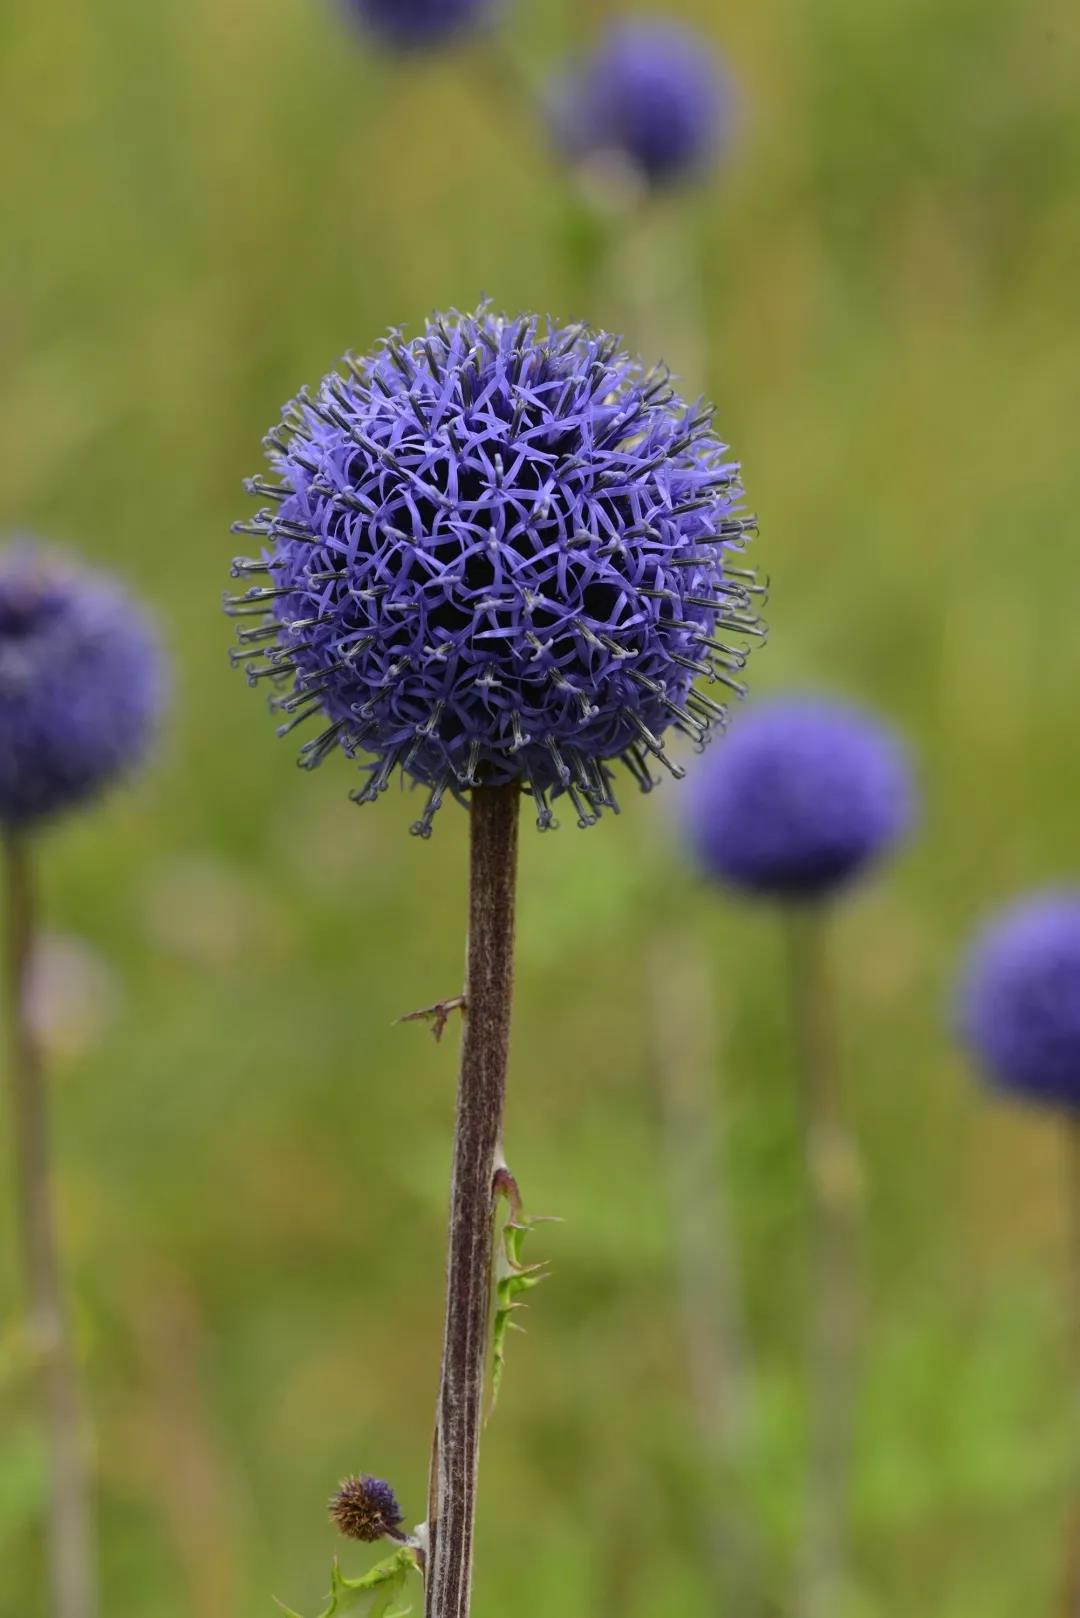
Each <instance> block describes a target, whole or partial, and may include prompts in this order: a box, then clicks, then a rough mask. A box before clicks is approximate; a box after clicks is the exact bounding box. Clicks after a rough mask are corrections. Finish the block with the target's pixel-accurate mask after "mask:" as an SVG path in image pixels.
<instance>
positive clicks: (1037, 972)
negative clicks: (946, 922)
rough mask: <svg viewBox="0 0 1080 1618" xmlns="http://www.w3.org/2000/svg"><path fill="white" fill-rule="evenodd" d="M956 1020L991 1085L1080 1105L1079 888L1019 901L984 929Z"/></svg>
mask: <svg viewBox="0 0 1080 1618" xmlns="http://www.w3.org/2000/svg"><path fill="white" fill-rule="evenodd" d="M956 1020H957V1025H958V1028H959V1032H960V1035H961V1038H962V1039H963V1040H964V1042H965V1044H966V1045H967V1046H968V1048H969V1049H970V1050H971V1052H972V1053H973V1054H974V1056H975V1058H976V1060H977V1061H978V1063H979V1065H980V1067H981V1068H982V1069H983V1070H984V1072H985V1073H986V1075H987V1077H988V1078H989V1079H990V1081H991V1082H992V1083H994V1084H997V1085H1000V1086H1001V1087H1003V1088H1004V1089H1006V1090H1012V1091H1015V1092H1017V1093H1019V1094H1020V1095H1023V1096H1027V1097H1028V1098H1029V1099H1030V1100H1032V1101H1037V1102H1042V1103H1044V1104H1046V1105H1049V1106H1057V1107H1066V1108H1069V1109H1070V1110H1073V1109H1075V1110H1078V1111H1080V888H1077V889H1072V890H1064V891H1061V892H1054V893H1042V894H1037V895H1035V896H1034V897H1029V898H1027V899H1024V900H1022V901H1021V902H1020V903H1019V904H1017V905H1014V906H1013V907H1012V908H1011V909H1010V910H1007V911H1006V912H1005V913H1004V915H1002V916H999V917H998V918H997V919H996V920H995V921H993V922H992V923H991V924H990V926H989V927H987V928H986V929H985V931H984V932H983V933H982V934H981V935H980V936H979V937H978V938H977V939H976V941H975V944H974V947H973V948H972V951H971V954H970V956H969V958H968V961H967V966H966V969H965V971H964V974H963V979H962V982H961V986H960V991H959V994H958V997H957V1018H956Z"/></svg>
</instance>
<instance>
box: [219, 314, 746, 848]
mask: <svg viewBox="0 0 1080 1618" xmlns="http://www.w3.org/2000/svg"><path fill="white" fill-rule="evenodd" d="M268 447H269V452H270V457H271V461H272V465H273V468H274V472H275V474H276V476H275V478H274V479H273V480H272V481H267V480H265V479H262V478H255V479H252V480H251V482H250V484H249V489H250V491H251V492H252V493H254V494H256V495H258V496H261V497H262V498H263V499H265V500H268V501H271V502H272V503H273V504H272V506H268V507H264V509H263V510H262V511H260V512H259V514H258V515H257V516H256V518H255V519H254V520H253V521H252V522H249V523H246V524H243V523H242V524H238V525H237V526H238V528H239V529H240V530H242V531H244V532H247V533H252V534H254V535H256V536H257V537H258V538H259V539H261V540H262V541H263V550H262V554H261V557H259V558H256V559H253V560H248V559H243V558H241V559H238V561H237V562H236V563H235V564H234V573H237V574H240V575H246V574H248V573H251V572H255V573H259V572H261V573H264V574H267V575H268V576H269V582H268V583H267V584H265V585H254V586H252V587H251V588H249V589H247V590H245V591H243V592H242V593H240V594H238V595H235V596H232V597H229V598H227V601H226V604H227V610H228V611H230V612H231V613H233V614H234V615H236V616H237V617H239V618H240V619H241V620H242V621H241V624H240V629H239V639H240V643H241V644H240V646H239V647H238V648H237V649H236V650H235V651H234V653H233V657H234V661H236V662H240V663H245V664H247V665H248V674H249V679H251V680H252V681H257V680H261V679H263V678H264V677H265V678H268V679H270V680H271V681H272V682H275V683H277V684H278V685H279V686H280V685H281V684H282V683H283V682H284V681H286V680H289V679H291V681H292V687H291V690H288V691H285V692H282V693H281V694H280V695H278V696H277V697H276V699H275V701H274V706H275V707H276V708H277V709H278V710H279V711H280V712H282V713H283V714H285V715H286V716H287V717H286V719H285V722H284V724H283V725H282V726H281V729H280V731H279V734H284V733H285V732H286V731H288V730H290V729H291V728H292V727H293V725H295V724H298V723H299V722H300V720H301V719H303V718H306V717H310V716H313V715H315V714H317V713H321V714H323V715H325V716H326V718H327V719H328V720H329V727H328V728H326V729H324V730H323V731H322V733H321V734H320V735H319V736H318V737H317V738H315V739H314V740H312V741H310V742H308V743H307V744H306V745H305V747H304V748H303V750H302V752H301V763H302V764H304V765H308V766H310V765H314V764H317V763H319V762H320V760H321V759H323V758H324V757H325V756H326V755H327V754H328V753H330V752H331V751H332V750H334V749H335V748H339V747H340V748H341V749H343V750H344V751H345V752H346V753H347V754H349V755H352V754H353V753H356V752H359V751H363V752H365V753H367V754H370V755H371V756H372V762H371V763H369V764H368V765H367V771H368V778H367V780H366V782H365V784H364V785H363V786H362V787H361V788H360V789H359V790H358V791H356V792H355V793H354V794H353V796H354V797H355V798H356V799H357V800H358V801H360V802H364V801H368V800H372V799H374V798H375V797H377V796H378V794H379V792H380V791H381V790H382V789H383V788H384V787H385V786H386V785H387V783H388V781H389V779H390V777H391V775H392V774H393V772H394V771H395V769H398V768H400V769H401V770H403V771H404V772H405V774H406V775H408V776H410V777H412V778H413V779H414V780H416V781H419V782H421V783H423V784H424V785H425V786H426V787H427V788H428V791H429V797H428V802H427V806H426V808H425V809H424V811H423V813H422V815H421V817H420V819H419V820H418V821H417V822H416V824H415V826H414V828H413V829H414V831H416V832H417V833H418V834H420V835H423V836H426V835H427V834H428V832H429V830H430V827H431V820H432V816H433V815H434V813H435V811H436V810H437V809H438V807H439V804H440V803H441V801H442V799H443V798H444V796H445V795H446V793H447V792H451V793H454V794H455V795H458V796H461V795H462V794H464V793H466V792H467V791H468V789H469V788H470V787H472V786H475V785H477V784H478V783H480V782H486V783H492V784H496V783H501V782H507V781H512V780H521V782H522V783H523V785H524V786H525V788H526V790H528V791H529V792H531V794H532V796H533V798H534V800H535V802H536V807H537V814H538V821H539V824H540V825H541V826H546V825H550V824H551V823H552V811H551V808H550V806H549V802H548V796H549V794H554V795H559V794H561V793H565V794H566V796H567V797H568V798H569V799H570V801H571V803H572V804H573V806H574V809H575V811H576V813H577V817H578V821H579V824H582V825H590V824H592V822H593V821H594V820H595V819H596V818H597V816H598V815H599V814H600V812H601V810H602V809H603V808H612V809H615V808H617V804H616V802H615V798H614V794H613V776H612V772H611V769H610V767H609V766H610V763H611V761H613V760H616V759H622V760H623V762H624V763H625V764H626V765H627V767H628V768H629V770H630V771H631V774H632V775H633V776H634V777H635V778H636V779H637V781H638V783H639V785H641V786H642V787H643V788H646V789H647V788H648V787H650V786H651V785H652V784H653V779H652V774H651V769H650V759H651V758H656V759H658V760H659V761H660V762H661V763H663V764H665V765H666V766H667V767H668V768H669V769H670V770H672V772H673V773H675V774H680V773H681V771H680V770H679V769H678V767H677V766H675V765H673V764H671V762H670V761H669V760H668V758H667V753H666V749H665V742H664V732H665V731H666V730H667V729H668V728H669V727H671V726H674V727H675V728H677V729H679V730H681V731H683V732H684V733H686V734H688V735H689V736H690V737H692V738H693V740H694V741H695V742H699V743H700V742H701V741H703V740H704V738H705V735H706V733H707V731H708V729H709V726H710V724H711V723H712V722H713V721H714V720H717V719H721V720H722V719H723V718H724V716H725V711H726V710H725V708H724V707H723V705H722V704H721V703H717V702H715V701H714V700H713V698H712V697H710V696H706V695H705V694H704V693H702V692H699V691H698V690H697V689H695V688H694V686H693V680H694V677H695V675H701V676H703V677H704V678H705V679H706V680H708V681H709V682H712V683H717V682H719V683H722V684H723V685H724V686H725V687H727V688H729V689H732V690H734V691H735V692H737V693H739V694H741V693H742V690H743V687H742V684H741V682H740V681H739V679H738V677H737V676H738V674H739V672H740V671H741V670H742V668H743V665H744V663H745V658H746V652H745V650H744V649H743V646H742V645H741V644H740V642H741V640H742V638H744V637H747V636H750V637H753V636H757V635H760V634H761V633H762V632H763V631H762V626H761V624H760V621H759V620H758V618H757V617H756V615H755V612H754V601H755V597H756V596H757V595H758V594H759V593H760V588H761V587H760V586H759V585H758V584H757V583H756V581H755V579H754V577H753V575H752V574H750V573H748V572H747V571H746V570H745V569H742V568H739V567H736V566H732V565H731V557H732V554H733V553H738V552H741V551H742V550H743V548H744V545H745V541H746V538H747V535H748V534H749V533H750V532H751V531H752V528H753V521H752V519H751V518H749V517H745V516H740V515H739V509H740V501H741V497H742V490H741V487H740V485H739V478H738V467H737V466H736V464H735V463H734V462H733V461H731V460H730V459H729V458H728V456H727V452H726V449H725V446H724V445H723V444H721V443H720V442H719V441H718V439H717V438H716V437H715V435H714V434H713V432H712V429H711V415H710V412H709V411H708V410H707V409H703V408H701V407H700V406H687V405H685V404H683V402H682V401H681V400H680V399H679V398H678V397H677V396H676V395H675V393H674V392H673V390H672V388H671V385H670V379H669V377H668V374H667V372H666V371H664V370H658V371H654V372H650V373H648V374H645V373H643V372H642V370H641V368H640V367H639V366H638V365H637V364H635V363H634V362H632V361H631V360H629V359H628V358H627V357H626V356H625V355H623V354H621V353H620V352H619V347H618V342H617V339H615V338H613V337H607V336H604V335H602V334H597V333H593V332H590V331H588V330H587V329H586V328H585V327H583V326H570V327H560V326H556V325H552V324H550V323H549V324H546V325H545V324H541V322H540V321H538V320H537V319H535V318H532V317H525V318H522V319H520V320H513V321H508V320H504V319H501V318H499V317H497V316H495V315H494V314H491V313H490V312H488V311H487V310H485V309H482V310H481V311H480V312H479V313H478V314H476V315H466V316H459V315H454V316H450V317H448V318H446V319H441V318H436V319H433V320H431V321H430V322H429V323H428V325H427V328H426V330H425V331H424V333H423V334H422V335H421V336H420V337H418V338H415V339H414V340H413V341H411V342H405V341H404V340H403V339H402V338H401V337H399V336H398V335H397V334H396V333H395V334H392V335H391V336H390V337H389V338H388V339H387V340H386V341H385V342H384V343H383V344H382V345H381V347H380V348H379V350H378V351H377V352H376V354H375V355H374V356H373V357H372V358H370V359H367V360H362V361H357V360H354V359H348V360H347V361H346V362H345V373H344V375H338V374H336V373H335V374H332V375H330V376H328V377H327V378H326V379H325V380H324V381H323V382H322V384H321V385H320V387H319V389H318V390H317V392H315V393H314V394H309V393H307V392H304V393H302V394H301V395H300V397H299V398H298V399H297V400H295V401H294V402H293V403H292V404H290V405H289V406H287V407H286V410H285V413H284V418H283V422H282V426H281V428H280V430H278V431H277V432H275V433H273V434H271V436H270V438H269V440H268ZM729 637H735V641H734V642H733V641H732V640H731V639H730V638H729Z"/></svg>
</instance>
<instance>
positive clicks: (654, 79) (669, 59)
mask: <svg viewBox="0 0 1080 1618" xmlns="http://www.w3.org/2000/svg"><path fill="white" fill-rule="evenodd" d="M730 112H731V106H730V92H729V89H728V86H727V84H726V82H725V79H724V77H723V75H722V73H721V70H720V67H719V65H718V63H717V61H716V59H715V57H714V55H713V53H712V51H711V49H710V47H709V44H708V42H707V41H706V40H704V39H702V38H701V37H699V36H698V35H697V34H696V33H694V32H693V31H692V30H690V29H688V28H683V27H681V26H680V25H679V24H677V23H672V22H667V21H664V20H656V21H649V20H644V19H642V20H634V21H630V22H621V23H617V24H615V25H613V26H612V27H611V28H609V29H608V31H607V33H606V34H605V36H604V37H603V39H602V40H601V41H600V44H599V45H598V46H597V48H596V50H595V51H594V53H593V55H592V56H591V57H590V58H589V59H588V60H587V61H585V62H584V63H582V64H581V65H580V66H578V67H576V68H572V69H571V70H570V71H569V72H567V73H565V74H563V76H562V77H561V79H560V80H559V81H557V83H556V85H555V88H554V91H553V94H552V96H551V98H550V103H549V121H550V124H551V129H552V133H553V135H554V138H555V140H556V142H557V144H558V145H559V146H560V147H561V148H562V149H563V150H564V151H566V152H567V153H569V155H570V156H572V157H574V158H578V159H582V158H588V157H596V156H599V155H603V154H606V153H611V154H617V155H618V156H620V157H622V158H625V159H627V160H628V161H629V162H630V164H631V165H632V167H633V168H635V169H636V170H638V172H639V173H640V174H642V176H643V177H644V178H645V179H646V180H647V181H648V183H649V184H650V185H653V186H663V185H669V184H671V183H673V182H675V181H678V180H681V179H685V178H686V177H688V176H690V175H692V174H694V173H696V172H698V171H699V170H701V169H702V168H704V167H706V166H707V165H708V163H709V162H710V161H711V160H712V159H713V158H714V157H715V156H716V155H717V154H718V152H719V150H720V148H721V145H722V144H723V141H724V138H725V135H726V134H727V129H728V124H729V121H730Z"/></svg>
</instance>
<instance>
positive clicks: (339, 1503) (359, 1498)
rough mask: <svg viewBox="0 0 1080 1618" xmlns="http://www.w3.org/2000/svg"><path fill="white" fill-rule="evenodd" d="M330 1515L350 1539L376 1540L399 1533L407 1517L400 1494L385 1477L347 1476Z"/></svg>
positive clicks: (331, 1504)
mask: <svg viewBox="0 0 1080 1618" xmlns="http://www.w3.org/2000/svg"><path fill="white" fill-rule="evenodd" d="M329 1511H330V1519H331V1521H332V1522H333V1524H334V1526H335V1528H337V1530H338V1532H339V1533H342V1534H344V1535H345V1537H346V1538H347V1539H359V1540H363V1541H364V1542H365V1543H366V1544H369V1545H371V1544H374V1542H375V1541H376V1540H378V1539H384V1538H385V1537H386V1536H387V1535H389V1536H390V1537H391V1538H392V1539H395V1538H398V1537H399V1531H400V1528H401V1523H402V1521H403V1519H402V1515H401V1508H400V1507H399V1505H398V1503H397V1496H396V1495H395V1494H394V1491H393V1489H392V1488H391V1487H390V1485H389V1483H384V1482H383V1480H382V1478H369V1477H359V1478H346V1479H345V1480H344V1482H343V1483H342V1484H341V1486H340V1488H339V1489H338V1490H337V1493H336V1494H335V1495H334V1496H333V1498H332V1500H331V1501H330V1506H329Z"/></svg>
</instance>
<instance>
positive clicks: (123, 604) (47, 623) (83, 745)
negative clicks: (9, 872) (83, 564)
mask: <svg viewBox="0 0 1080 1618" xmlns="http://www.w3.org/2000/svg"><path fill="white" fill-rule="evenodd" d="M163 684H164V682H163V676H162V662H161V656H160V652H159V647H158V642H157V637H156V635H155V633H154V631H153V629H152V628H151V626H150V624H149V622H148V621H147V619H146V617H145V616H144V614H143V612H142V611H141V610H140V608H138V607H137V606H136V605H135V604H134V603H133V602H132V601H131V600H130V599H129V598H128V597H127V596H126V595H125V594H124V593H123V591H122V590H121V589H120V588H119V587H118V586H117V585H116V584H114V583H113V581H112V580H111V579H108V578H105V577H103V576H101V575H99V574H96V573H90V572H84V571H83V570H82V569H80V568H76V567H74V566H73V565H71V564H69V563H68V562H67V561H65V560H63V559H61V558H58V557H56V556H54V555H50V554H42V553H40V552H38V551H37V550H35V549H33V548H32V547H31V546H29V545H26V544H20V545H17V546H15V547H13V548H12V549H11V550H9V551H8V552H7V553H6V555H4V556H3V557H2V558H0V821H2V822H3V823H4V824H6V825H9V826H26V825H30V824H32V823H33V822H35V821H38V820H42V819H44V818H46V817H47V816H50V815H53V814H56V813H58V812H59V811H60V810H64V809H68V808H73V807H74V806H75V805H76V804H79V803H82V802H84V801H85V800H86V799H89V798H92V797H94V796H95V795H96V794H97V793H98V792H99V791H101V790H102V789H103V788H105V787H106V786H107V785H108V784H109V782H110V781H112V780H113V778H114V777H116V776H119V775H122V774H123V773H124V772H125V771H127V770H129V769H131V768H132V766H133V765H135V764H136V763H137V762H138V760H139V758H140V757H141V756H142V754H143V753H144V751H145V750H146V747H147V744H148V743H149V741H150V739H151V737H152V735H153V733H154V730H155V727H156V724H157V720H158V717H159V714H160V711H161V706H162V697H163Z"/></svg>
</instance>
